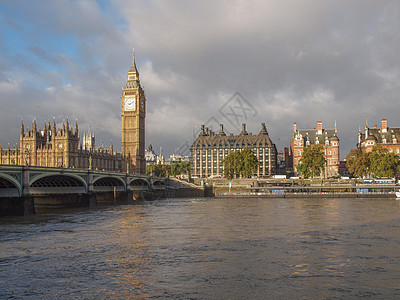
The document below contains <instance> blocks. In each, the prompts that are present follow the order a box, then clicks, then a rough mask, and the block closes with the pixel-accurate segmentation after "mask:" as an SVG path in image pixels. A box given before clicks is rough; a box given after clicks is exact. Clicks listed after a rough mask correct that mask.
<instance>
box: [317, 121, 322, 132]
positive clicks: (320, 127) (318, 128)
mask: <svg viewBox="0 0 400 300" xmlns="http://www.w3.org/2000/svg"><path fill="white" fill-rule="evenodd" d="M317 130H318V134H322V121H317Z"/></svg>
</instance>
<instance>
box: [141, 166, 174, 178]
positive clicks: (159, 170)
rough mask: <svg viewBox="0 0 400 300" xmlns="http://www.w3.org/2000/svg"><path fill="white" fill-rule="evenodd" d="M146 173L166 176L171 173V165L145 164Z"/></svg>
mask: <svg viewBox="0 0 400 300" xmlns="http://www.w3.org/2000/svg"><path fill="white" fill-rule="evenodd" d="M146 173H147V174H150V175H152V176H155V177H168V176H169V175H170V174H171V166H169V165H162V164H150V165H146Z"/></svg>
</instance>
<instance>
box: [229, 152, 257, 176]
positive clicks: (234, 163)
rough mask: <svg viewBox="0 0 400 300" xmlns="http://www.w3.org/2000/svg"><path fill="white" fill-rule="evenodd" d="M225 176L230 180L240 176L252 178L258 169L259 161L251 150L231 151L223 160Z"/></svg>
mask: <svg viewBox="0 0 400 300" xmlns="http://www.w3.org/2000/svg"><path fill="white" fill-rule="evenodd" d="M222 163H223V165H224V176H225V177H226V178H228V179H232V178H236V177H238V176H243V177H251V176H252V175H253V174H254V173H255V172H256V171H257V168H258V160H257V157H256V156H255V155H254V153H253V151H252V150H251V149H250V148H246V149H244V150H242V151H240V152H239V151H231V152H230V153H229V154H228V155H227V156H226V157H225V158H224V160H223V162H222Z"/></svg>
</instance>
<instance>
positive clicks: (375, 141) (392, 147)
mask: <svg viewBox="0 0 400 300" xmlns="http://www.w3.org/2000/svg"><path fill="white" fill-rule="evenodd" d="M375 145H381V146H382V147H384V148H387V149H388V150H389V152H391V153H395V154H396V155H398V156H400V127H388V124H387V119H382V120H381V127H378V126H377V125H375V126H373V127H368V123H366V124H365V128H364V132H362V131H361V130H360V129H359V130H358V143H357V148H359V149H365V151H367V152H371V151H372V148H374V146H375Z"/></svg>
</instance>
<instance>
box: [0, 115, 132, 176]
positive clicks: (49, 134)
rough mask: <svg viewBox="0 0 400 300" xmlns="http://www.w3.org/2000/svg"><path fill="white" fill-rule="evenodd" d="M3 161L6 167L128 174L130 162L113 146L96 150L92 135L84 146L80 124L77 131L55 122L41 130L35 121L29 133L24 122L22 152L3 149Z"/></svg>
mask: <svg viewBox="0 0 400 300" xmlns="http://www.w3.org/2000/svg"><path fill="white" fill-rule="evenodd" d="M0 149H1V145H0ZM0 161H1V163H2V164H3V165H30V166H42V167H63V168H93V169H99V170H108V171H120V170H123V171H126V170H127V165H126V163H127V160H126V158H125V157H123V156H122V154H120V153H116V152H114V149H113V145H112V144H111V146H110V149H105V148H103V147H100V148H97V149H96V148H95V136H94V134H91V133H89V134H87V135H86V133H85V134H84V135H83V143H82V144H81V143H80V139H79V131H78V123H77V122H76V123H75V128H73V127H72V126H71V127H70V125H69V123H68V120H67V121H66V122H63V124H62V126H61V127H60V128H58V129H57V127H56V121H55V120H53V125H52V126H51V125H50V123H47V124H45V125H44V126H43V128H38V126H37V124H36V121H33V124H32V128H28V129H26V130H25V127H24V123H23V122H22V123H21V131H20V148H19V149H18V148H17V147H15V148H14V149H10V148H9V147H8V148H7V149H1V151H0Z"/></svg>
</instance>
